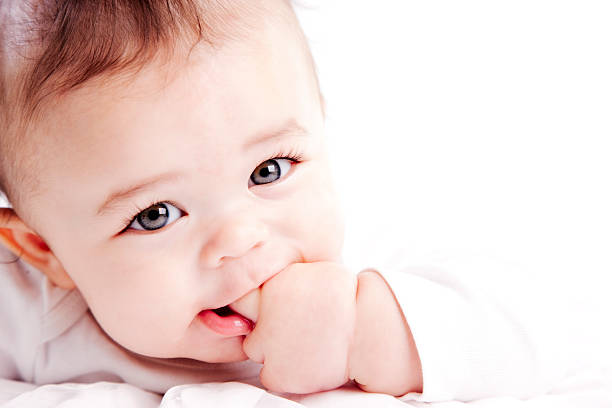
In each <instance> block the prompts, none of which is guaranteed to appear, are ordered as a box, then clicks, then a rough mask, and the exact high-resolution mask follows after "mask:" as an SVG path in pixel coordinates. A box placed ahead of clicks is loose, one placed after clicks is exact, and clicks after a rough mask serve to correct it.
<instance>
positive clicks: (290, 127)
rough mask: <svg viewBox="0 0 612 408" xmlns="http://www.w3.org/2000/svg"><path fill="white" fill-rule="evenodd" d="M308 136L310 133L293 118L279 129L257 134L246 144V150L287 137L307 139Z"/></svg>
mask: <svg viewBox="0 0 612 408" xmlns="http://www.w3.org/2000/svg"><path fill="white" fill-rule="evenodd" d="M308 135H309V133H308V131H307V130H306V129H305V128H304V127H303V126H301V125H300V124H299V123H298V122H297V120H295V118H291V119H289V120H288V121H287V122H285V123H284V124H283V125H282V126H281V127H279V128H277V129H274V130H272V131H265V132H260V133H257V134H256V135H255V136H254V137H253V138H252V139H250V140H249V141H247V142H246V143H245V144H244V150H249V149H251V148H253V147H254V146H256V145H259V144H262V143H264V142H268V141H270V140H273V139H279V138H281V137H285V136H299V137H306V136H308Z"/></svg>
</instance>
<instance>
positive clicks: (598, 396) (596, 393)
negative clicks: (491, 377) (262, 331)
mask: <svg viewBox="0 0 612 408" xmlns="http://www.w3.org/2000/svg"><path fill="white" fill-rule="evenodd" d="M408 398H409V397H408ZM0 404H2V405H1V406H2V407H3V408H16V407H36V408H51V407H61V408H71V407H89V408H123V407H125V408H154V407H161V408H196V407H197V408H202V407H228V406H236V407H244V408H251V407H252V408H284V407H287V408H291V407H302V406H304V407H339V408H342V407H347V408H348V407H350V408H360V407H364V408H365V407H425V406H427V407H430V408H472V407H474V408H532V407H534V408H535V407H537V408H547V407H551V408H553V407H554V408H570V407H588V408H599V407H601V408H604V407H606V408H609V407H612V372H605V371H600V372H590V373H582V374H580V375H576V376H574V377H572V378H569V379H568V380H567V381H566V382H565V383H563V384H560V385H559V386H558V387H557V388H556V389H554V390H551V391H550V392H549V393H548V394H546V395H542V396H538V397H536V398H533V399H529V400H518V399H514V398H488V399H484V400H479V401H470V402H460V401H448V402H438V403H424V402H418V401H414V400H412V401H411V400H405V401H401V400H400V399H397V398H393V397H391V396H389V395H383V394H369V393H365V392H362V391H360V390H359V389H357V388H355V387H352V386H349V385H347V386H345V387H343V388H340V389H337V390H333V391H327V392H321V393H315V394H309V395H284V396H281V395H275V394H272V393H269V392H266V391H265V390H263V389H261V388H257V387H254V386H252V385H248V384H242V383H238V382H227V383H208V384H192V385H181V386H177V387H173V388H171V389H170V390H168V392H167V393H166V394H165V395H164V396H160V395H158V394H154V393H150V392H147V391H144V390H142V389H140V388H137V387H134V386H131V385H128V384H117V383H108V382H99V383H94V384H57V385H44V386H39V387H36V386H34V385H31V384H25V383H20V382H16V381H9V380H0Z"/></svg>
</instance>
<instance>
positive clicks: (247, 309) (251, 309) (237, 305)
mask: <svg viewBox="0 0 612 408" xmlns="http://www.w3.org/2000/svg"><path fill="white" fill-rule="evenodd" d="M260 292H261V289H259V288H255V289H253V290H252V291H250V292H249V293H247V294H246V295H244V296H242V297H241V298H240V299H238V300H236V301H235V302H234V303H232V304H230V308H232V310H234V311H236V312H238V313H240V314H241V315H243V316H244V317H246V318H247V319H249V320H250V321H252V322H253V323H256V322H257V318H258V317H259V302H260V298H261V296H260Z"/></svg>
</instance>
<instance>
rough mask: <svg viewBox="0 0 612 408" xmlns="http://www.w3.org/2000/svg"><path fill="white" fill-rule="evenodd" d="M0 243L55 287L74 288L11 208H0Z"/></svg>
mask: <svg viewBox="0 0 612 408" xmlns="http://www.w3.org/2000/svg"><path fill="white" fill-rule="evenodd" d="M0 243H2V244H4V246H6V247H7V248H8V249H10V250H11V251H12V252H13V253H14V254H15V255H17V256H18V257H20V258H22V259H23V260H25V261H26V262H27V263H29V264H30V265H32V266H33V267H35V268H36V269H38V270H39V271H41V272H43V273H44V274H45V275H47V277H48V278H49V280H50V281H51V282H52V283H53V284H55V285H56V286H59V287H61V288H64V289H73V288H74V287H75V285H74V282H73V281H72V279H70V276H68V274H67V273H66V271H65V270H64V267H63V266H62V264H61V263H60V261H59V260H58V259H57V258H56V257H55V255H54V254H53V252H52V251H51V249H50V248H49V247H48V246H47V244H46V243H45V241H43V239H42V238H41V237H40V236H38V235H37V234H36V233H35V232H34V231H33V230H31V229H30V227H28V226H27V225H26V224H25V223H24V222H23V221H22V220H21V218H19V217H18V216H17V214H16V213H15V211H13V209H12V208H0Z"/></svg>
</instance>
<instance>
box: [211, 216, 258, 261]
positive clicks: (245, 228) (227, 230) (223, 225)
mask: <svg viewBox="0 0 612 408" xmlns="http://www.w3.org/2000/svg"><path fill="white" fill-rule="evenodd" d="M268 236H269V229H268V227H267V225H266V224H265V223H263V222H262V221H261V220H259V219H257V218H256V217H255V216H253V215H252V214H246V213H245V214H238V215H236V214H234V215H227V216H225V218H223V219H221V220H220V222H219V223H218V224H217V229H216V231H214V233H213V235H212V236H211V238H210V239H209V241H208V242H207V243H206V245H205V247H204V248H203V250H202V258H201V259H202V262H203V263H204V265H205V266H206V267H208V268H215V267H218V266H220V265H222V264H223V263H224V262H226V261H228V260H230V259H234V258H240V257H242V256H244V255H245V254H247V253H248V252H249V251H250V250H252V249H254V248H257V247H259V246H261V245H263V244H264V242H265V241H266V240H267V239H268Z"/></svg>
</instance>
